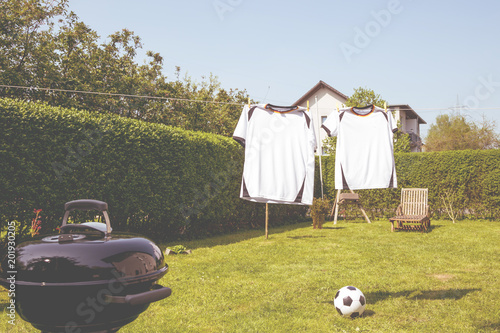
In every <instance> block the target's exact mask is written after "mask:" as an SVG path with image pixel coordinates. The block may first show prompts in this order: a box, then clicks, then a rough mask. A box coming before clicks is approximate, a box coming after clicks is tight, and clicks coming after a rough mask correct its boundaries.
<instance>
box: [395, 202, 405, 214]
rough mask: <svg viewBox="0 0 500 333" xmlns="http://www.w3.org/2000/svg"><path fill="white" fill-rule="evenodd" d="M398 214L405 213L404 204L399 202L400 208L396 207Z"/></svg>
mask: <svg viewBox="0 0 500 333" xmlns="http://www.w3.org/2000/svg"><path fill="white" fill-rule="evenodd" d="M396 215H403V205H401V204H399V206H398V208H396Z"/></svg>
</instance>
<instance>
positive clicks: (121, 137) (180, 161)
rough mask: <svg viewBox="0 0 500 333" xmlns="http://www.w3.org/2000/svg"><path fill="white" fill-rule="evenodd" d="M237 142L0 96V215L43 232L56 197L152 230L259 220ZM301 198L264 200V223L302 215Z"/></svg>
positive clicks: (220, 228) (58, 210)
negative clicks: (94, 205) (38, 225)
mask: <svg viewBox="0 0 500 333" xmlns="http://www.w3.org/2000/svg"><path fill="white" fill-rule="evenodd" d="M242 168H243V149H242V148H241V147H240V145H239V144H238V143H236V142H235V141H234V140H232V139H231V138H227V137H223V136H219V135H213V134H208V133H200V132H192V131H185V130H181V129H178V128H174V127H170V126H165V125H161V124H153V123H146V122H142V121H138V120H132V119H127V118H121V117H118V116H114V115H103V114H96V113H89V112H85V111H79V110H74V109H64V108H57V107H51V106H48V105H46V104H42V103H33V102H31V103H30V102H23V101H17V100H12V99H0V221H1V224H2V227H4V228H5V226H6V223H4V222H8V221H12V220H17V221H19V222H21V223H22V228H23V229H24V233H26V232H27V230H28V229H29V227H30V224H31V219H32V218H33V217H34V213H33V210H34V209H42V212H41V216H42V232H45V233H47V232H51V231H52V230H53V229H55V228H56V227H57V226H59V225H60V223H61V218H62V215H63V212H64V203H65V202H67V201H71V200H75V199H84V198H89V199H97V200H102V201H105V202H107V203H108V204H109V211H110V218H111V223H112V226H113V228H114V229H115V230H121V231H131V232H138V233H141V234H144V235H147V236H149V237H152V238H153V239H156V240H162V241H167V240H171V239H176V238H179V237H202V236H206V235H212V234H217V233H224V232H229V231H233V230H237V229H240V228H248V227H259V228H261V227H262V226H263V224H264V221H265V216H264V215H265V206H264V205H262V204H254V203H251V202H247V201H245V200H241V199H240V198H239V188H240V183H241V172H242ZM306 210H307V207H300V206H291V205H269V211H270V212H269V217H270V223H271V224H272V225H279V224H282V223H291V222H294V221H298V220H302V219H303V217H304V215H305V211H306Z"/></svg>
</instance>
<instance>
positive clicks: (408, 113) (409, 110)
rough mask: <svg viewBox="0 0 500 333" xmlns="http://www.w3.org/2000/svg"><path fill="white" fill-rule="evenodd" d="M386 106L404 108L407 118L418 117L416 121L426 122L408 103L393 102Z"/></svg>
mask: <svg viewBox="0 0 500 333" xmlns="http://www.w3.org/2000/svg"><path fill="white" fill-rule="evenodd" d="M387 108H389V109H390V108H399V109H400V110H404V111H406V117H408V118H409V119H418V123H419V124H427V123H426V122H425V120H423V119H422V118H421V117H420V116H419V115H418V113H416V112H415V110H413V109H412V108H411V106H409V105H408V104H393V105H388V106H387Z"/></svg>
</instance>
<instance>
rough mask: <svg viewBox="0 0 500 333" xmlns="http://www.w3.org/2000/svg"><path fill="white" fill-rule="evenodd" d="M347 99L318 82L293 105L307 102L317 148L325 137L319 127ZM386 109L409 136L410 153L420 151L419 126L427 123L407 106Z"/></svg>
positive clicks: (345, 96) (324, 133) (322, 152)
mask: <svg viewBox="0 0 500 333" xmlns="http://www.w3.org/2000/svg"><path fill="white" fill-rule="evenodd" d="M348 98H349V96H347V95H344V94H343V93H341V92H340V91H338V90H337V89H335V88H333V87H332V86H330V85H328V84H327V83H325V82H323V81H319V82H318V83H317V84H316V85H315V86H314V87H312V88H311V89H310V90H309V91H308V92H306V93H305V94H304V95H303V96H302V97H301V98H299V99H298V100H297V101H296V102H295V103H294V105H298V106H303V107H307V102H308V101H309V110H310V112H311V114H312V117H313V124H314V131H315V133H316V142H317V143H318V147H320V146H322V142H323V140H324V139H325V138H326V137H327V134H326V132H325V131H324V130H323V129H321V125H322V124H323V122H324V121H325V119H326V118H327V117H328V116H329V115H330V113H332V112H333V111H335V110H337V108H342V107H344V104H345V102H346V101H347V99H348ZM387 109H388V110H390V111H392V114H393V116H394V119H395V120H399V123H400V125H401V130H402V131H403V132H404V133H408V134H409V135H410V140H411V141H410V146H411V151H412V152H420V151H422V140H421V138H420V125H421V124H427V123H426V122H425V121H424V120H423V119H422V118H421V117H420V116H419V115H418V114H417V113H416V112H415V110H413V109H412V108H411V107H410V106H409V105H403V104H397V105H388V106H387ZM318 119H320V122H318V121H317V120H318ZM320 152H321V154H324V151H323V148H321V150H318V153H320Z"/></svg>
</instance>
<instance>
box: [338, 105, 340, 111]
mask: <svg viewBox="0 0 500 333" xmlns="http://www.w3.org/2000/svg"><path fill="white" fill-rule="evenodd" d="M337 112H340V109H339V105H338V104H337Z"/></svg>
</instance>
